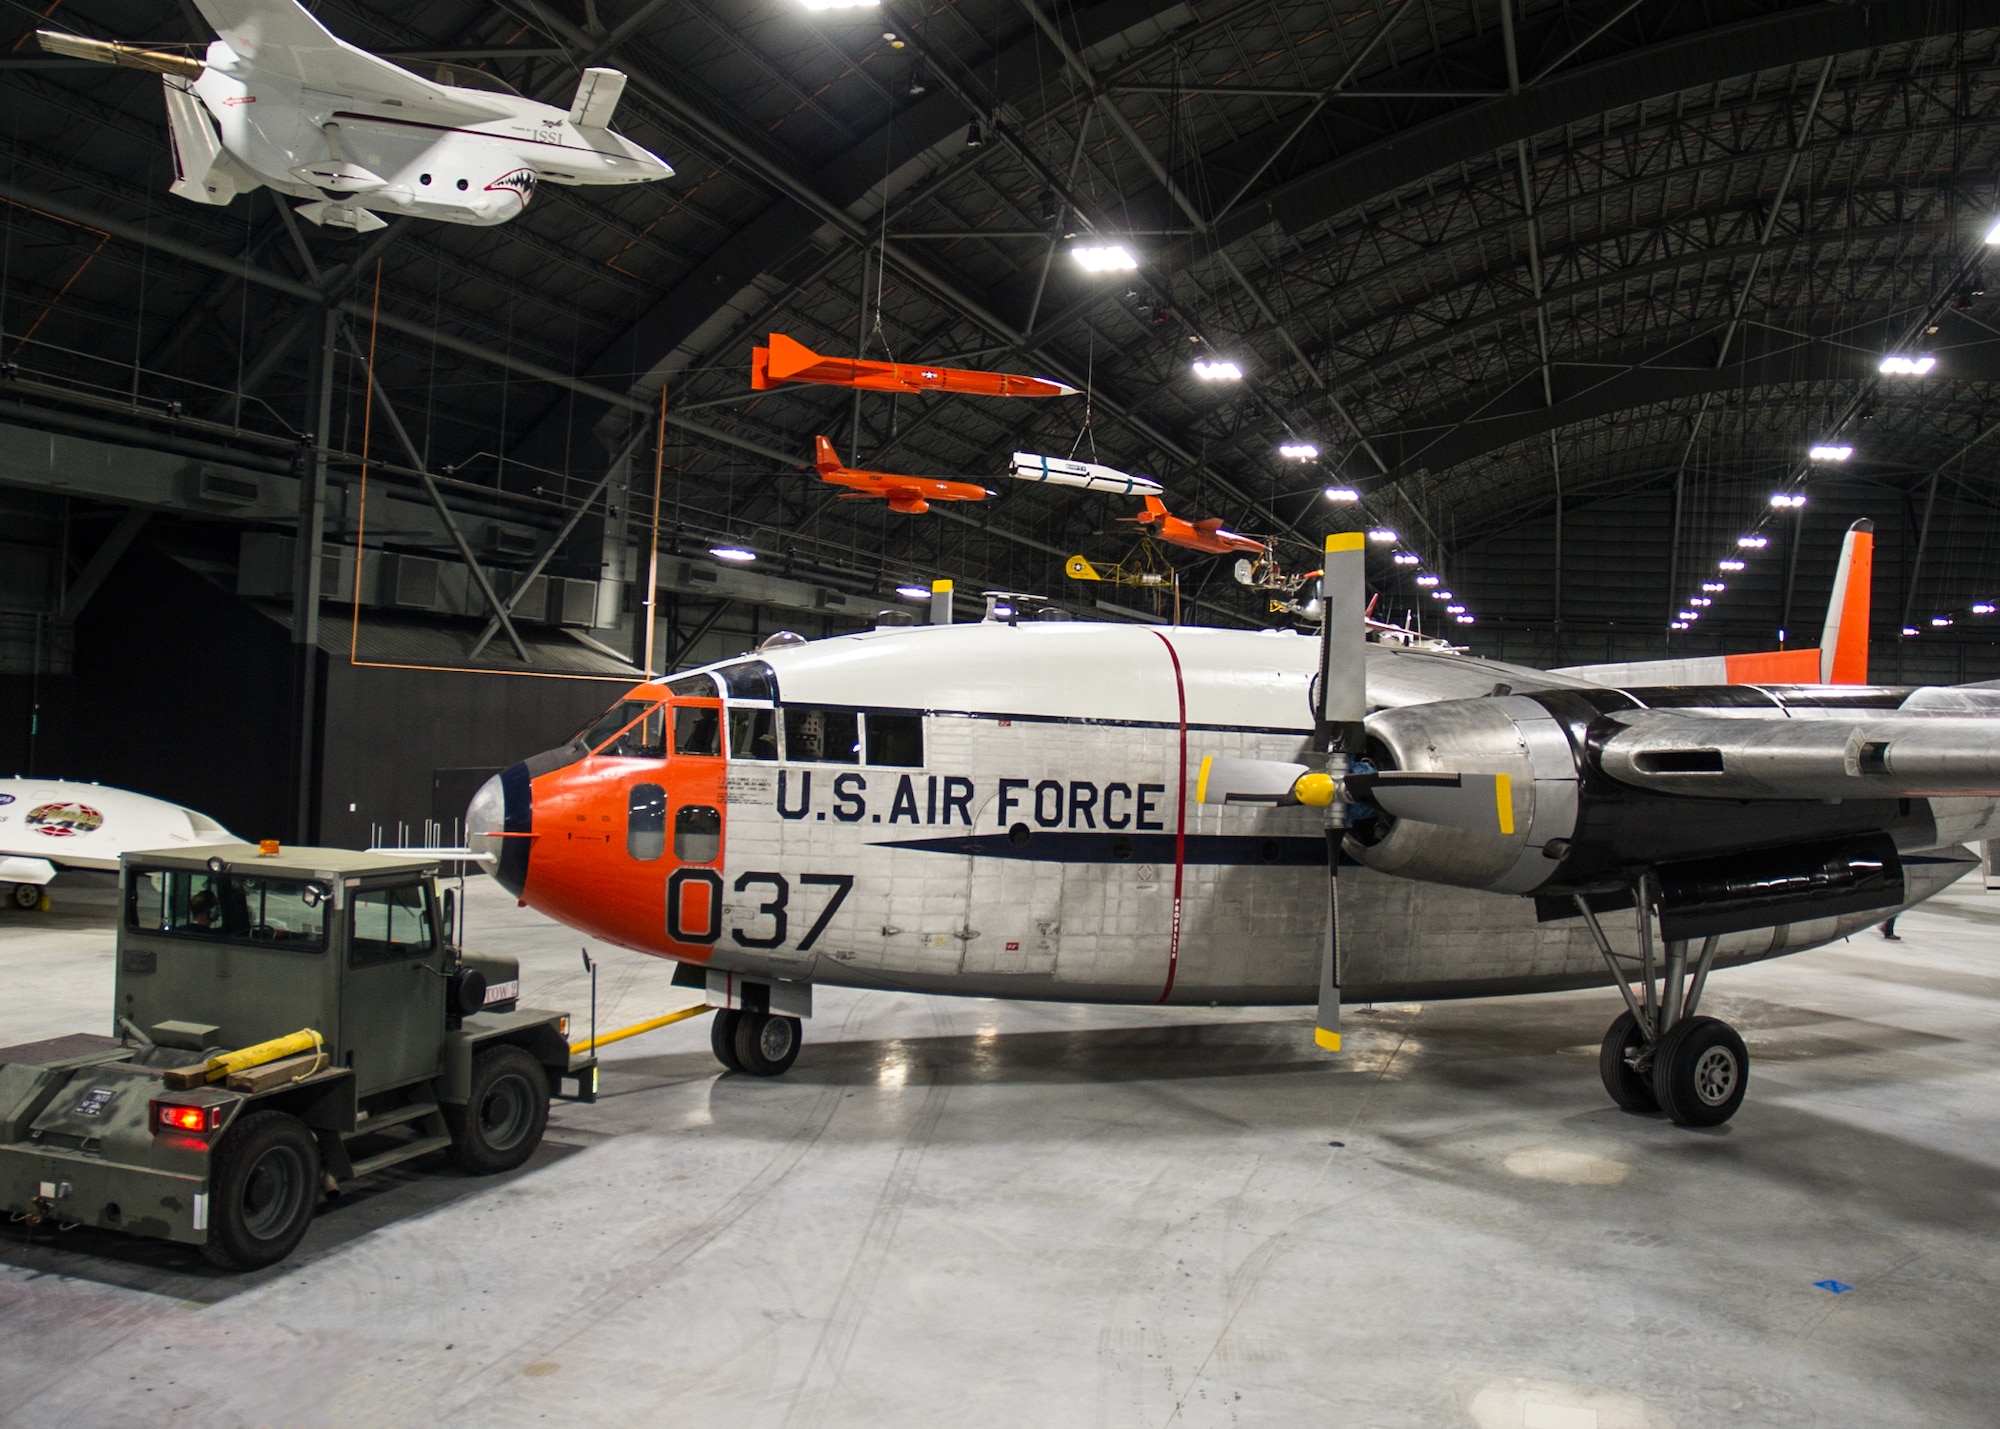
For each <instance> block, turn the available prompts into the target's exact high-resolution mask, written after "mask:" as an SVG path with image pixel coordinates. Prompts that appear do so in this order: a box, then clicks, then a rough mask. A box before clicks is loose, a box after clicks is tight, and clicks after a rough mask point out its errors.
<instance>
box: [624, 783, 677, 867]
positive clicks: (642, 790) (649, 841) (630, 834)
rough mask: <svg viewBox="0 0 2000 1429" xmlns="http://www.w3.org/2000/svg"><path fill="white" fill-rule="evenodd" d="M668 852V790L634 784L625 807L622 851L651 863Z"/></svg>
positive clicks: (655, 785)
mask: <svg viewBox="0 0 2000 1429" xmlns="http://www.w3.org/2000/svg"><path fill="white" fill-rule="evenodd" d="M666 851H667V791H666V790H665V789H662V788H661V787H660V786H659V785H658V784H634V785H633V786H632V793H631V795H630V797H629V798H628V800H627V803H626V806H625V852H627V853H629V854H631V855H632V857H634V858H636V859H638V860H640V861H641V862H642V863H650V862H651V861H652V860H654V859H656V858H658V857H659V856H660V855H661V854H663V853H665V852H666Z"/></svg>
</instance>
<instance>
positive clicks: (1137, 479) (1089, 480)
mask: <svg viewBox="0 0 2000 1429" xmlns="http://www.w3.org/2000/svg"><path fill="white" fill-rule="evenodd" d="M1007 475H1009V476H1011V477H1013V478H1014V479H1015V480H1016V481H1041V482H1047V483H1048V484H1049V485H1051V486H1074V487H1078V488H1079V489H1081V490H1084V491H1108V492H1112V493H1114V494H1116V495H1118V496H1158V495H1159V494H1160V493H1161V492H1162V491H1163V490H1164V489H1165V488H1163V487H1162V486H1161V485H1160V483H1159V482H1157V481H1155V480H1153V479H1152V478H1151V477H1150V476H1133V475H1132V474H1131V473H1129V472H1123V471H1120V470H1118V468H1117V467H1115V466H1099V465H1098V464H1097V463H1096V462H1094V461H1071V460H1069V459H1067V458H1065V457H1057V456H1041V455H1039V454H1037V453H1035V452H1015V453H1014V459H1013V461H1012V462H1010V463H1009V464H1008V467H1007Z"/></svg>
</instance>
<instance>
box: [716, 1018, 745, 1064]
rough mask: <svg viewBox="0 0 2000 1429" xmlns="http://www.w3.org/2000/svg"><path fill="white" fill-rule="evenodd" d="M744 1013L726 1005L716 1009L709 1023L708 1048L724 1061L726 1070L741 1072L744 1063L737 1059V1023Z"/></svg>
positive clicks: (718, 1058) (717, 1059)
mask: <svg viewBox="0 0 2000 1429" xmlns="http://www.w3.org/2000/svg"><path fill="white" fill-rule="evenodd" d="M742 1016H743V1014H742V1013H740V1012H736V1011H733V1010H732V1009H730V1008H727V1007H724V1008H720V1009H718V1010H717V1011H716V1014H715V1016H714V1017H713V1018H712V1019H711V1020H710V1021H709V1024H708V1050H709V1051H711V1052H713V1053H715V1060H716V1061H718V1062H720V1063H722V1070H723V1071H725V1072H740V1071H742V1070H743V1064H742V1063H741V1062H739V1061H737V1060H736V1024H737V1022H738V1021H740V1020H741V1019H742Z"/></svg>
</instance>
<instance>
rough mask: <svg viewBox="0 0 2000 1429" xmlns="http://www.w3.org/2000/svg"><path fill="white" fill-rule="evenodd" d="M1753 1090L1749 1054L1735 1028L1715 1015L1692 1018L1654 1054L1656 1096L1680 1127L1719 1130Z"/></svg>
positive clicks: (1672, 1031) (1670, 1033)
mask: <svg viewBox="0 0 2000 1429" xmlns="http://www.w3.org/2000/svg"><path fill="white" fill-rule="evenodd" d="M1749 1088H1750V1053H1749V1051H1748V1050H1747V1049H1746V1048H1745V1047H1744V1045H1743V1039H1742V1038H1741V1037H1739V1036H1737V1035H1736V1029H1735V1028H1733V1027H1731V1026H1730V1025H1729V1024H1728V1023H1727V1022H1720V1021H1717V1020H1716V1019H1715V1018H1713V1017H1690V1018H1687V1019H1686V1020H1684V1021H1682V1022H1680V1023H1679V1024H1677V1025H1676V1026H1675V1027H1673V1028H1672V1029H1670V1030H1669V1031H1668V1033H1667V1035H1666V1036H1665V1037H1663V1038H1661V1039H1660V1046H1659V1050H1658V1051H1656V1052H1655V1053H1654V1054H1653V1095H1655V1096H1656V1097H1658V1098H1659V1099H1660V1109H1661V1110H1662V1111H1664V1112H1665V1113H1666V1114H1667V1115H1668V1116H1669V1117H1671V1118H1673V1122H1674V1124H1675V1125H1676V1126H1720V1125H1722V1123H1724V1122H1725V1121H1727V1120H1729V1118H1731V1117H1732V1116H1734V1115H1736V1109H1737V1108H1738V1107H1740V1106H1742V1105H1743V1094H1744V1093H1745V1092H1746V1091H1748V1090H1749Z"/></svg>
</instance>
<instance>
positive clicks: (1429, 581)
mask: <svg viewBox="0 0 2000 1429" xmlns="http://www.w3.org/2000/svg"><path fill="white" fill-rule="evenodd" d="M1437 583H1438V578H1437V577H1436V576H1418V577H1417V584H1418V585H1420V586H1434V585H1436V584H1437Z"/></svg>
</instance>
